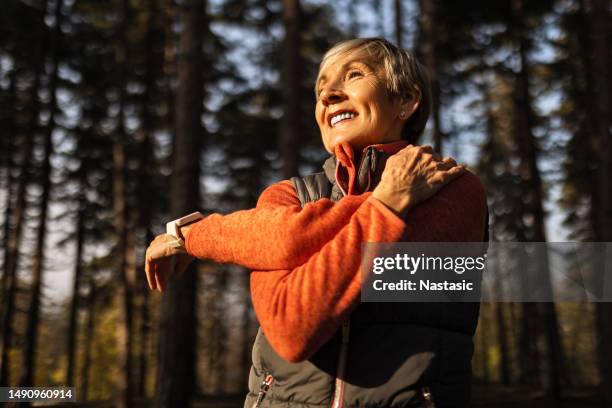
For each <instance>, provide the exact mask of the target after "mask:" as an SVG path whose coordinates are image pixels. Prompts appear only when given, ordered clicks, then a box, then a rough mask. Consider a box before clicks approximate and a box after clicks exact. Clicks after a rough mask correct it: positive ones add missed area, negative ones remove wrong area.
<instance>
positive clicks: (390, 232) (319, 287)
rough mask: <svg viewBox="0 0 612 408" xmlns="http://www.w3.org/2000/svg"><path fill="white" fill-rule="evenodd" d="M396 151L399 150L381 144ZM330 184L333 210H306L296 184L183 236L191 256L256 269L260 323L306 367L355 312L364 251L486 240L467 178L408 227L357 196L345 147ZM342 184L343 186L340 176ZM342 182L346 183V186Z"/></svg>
mask: <svg viewBox="0 0 612 408" xmlns="http://www.w3.org/2000/svg"><path fill="white" fill-rule="evenodd" d="M389 145H392V146H391V150H393V151H397V150H399V149H400V148H401V147H403V145H405V144H401V143H400V144H397V143H396V144H388V145H380V146H382V147H381V150H383V148H384V150H386V151H389V148H390V146H389ZM335 153H336V157H337V158H338V168H337V170H336V175H339V174H342V173H345V174H346V175H347V176H348V177H346V178H343V179H344V180H343V181H344V182H345V183H348V185H345V186H344V187H345V188H343V190H344V191H347V192H348V193H349V195H346V196H344V197H343V198H342V199H341V200H340V201H338V202H332V201H331V200H329V199H326V198H324V199H320V200H318V201H315V202H312V203H308V204H306V205H305V206H304V207H303V208H302V207H301V205H300V201H299V199H298V197H297V193H296V192H295V190H294V188H293V185H292V184H291V182H290V181H289V180H283V181H281V182H279V183H276V184H273V185H271V186H270V187H268V188H266V189H265V190H264V191H263V193H262V194H261V195H260V197H259V200H258V202H257V206H256V207H255V208H254V209H250V210H243V211H237V212H234V213H232V214H228V215H220V214H212V215H209V216H207V217H206V218H204V219H203V220H201V221H199V222H198V223H196V224H194V225H193V227H192V228H191V229H190V231H189V233H188V234H187V237H186V247H187V251H188V253H190V254H191V255H193V256H196V257H198V258H206V259H211V260H214V261H216V262H222V263H228V262H229V263H236V264H239V265H243V266H245V267H247V268H250V269H254V271H253V272H252V273H251V282H250V283H251V295H252V298H253V306H254V309H255V313H256V314H257V317H258V320H259V323H260V325H261V327H262V328H263V331H264V333H265V334H266V337H267V338H268V340H269V342H270V344H271V345H272V347H274V349H275V351H276V352H277V353H278V354H279V355H280V356H281V357H283V358H284V359H286V360H287V361H292V362H297V361H302V360H305V359H307V358H309V357H310V356H311V355H312V354H314V352H316V351H317V350H318V349H319V348H320V347H321V346H322V345H323V344H325V342H327V341H328V340H329V339H330V338H331V337H332V336H333V334H334V333H335V332H336V331H337V330H338V328H339V327H340V326H341V325H342V322H344V321H346V320H347V319H348V317H349V316H350V314H351V312H352V311H353V310H354V309H355V308H356V307H357V306H358V305H359V302H360V291H361V273H360V268H359V267H360V262H361V254H360V250H361V243H362V242H397V241H410V242H419V241H420V242H453V241H455V242H461V241H465V242H467V241H480V240H482V238H483V231H484V222H485V214H486V197H485V191H484V188H483V186H482V184H481V183H480V181H479V179H478V177H476V176H475V175H474V174H472V173H470V172H468V171H466V172H465V174H464V175H462V176H460V177H459V178H457V179H456V180H454V181H452V182H451V183H449V184H448V185H447V186H445V187H444V188H443V189H441V190H440V191H439V192H438V193H437V194H436V195H435V196H434V197H432V198H431V199H429V200H427V201H425V202H423V203H422V204H420V205H418V206H416V207H415V208H413V209H411V210H410V211H409V212H408V214H407V215H406V217H405V219H401V218H399V217H398V216H397V215H396V213H395V212H393V211H392V210H390V209H389V208H387V207H386V206H385V205H384V204H383V203H381V202H380V201H378V200H377V199H375V198H374V197H372V193H371V192H365V193H362V194H359V195H353V193H354V192H356V191H357V190H358V189H356V188H354V186H353V185H352V183H354V181H355V177H354V173H355V168H358V166H357V165H356V163H353V162H352V161H353V160H354V155H353V154H352V150H351V149H350V147H349V146H348V145H346V144H345V145H340V146H339V147H338V148H337V149H336V152H335ZM339 179H340V177H339ZM347 179H348V182H347V181H346V180H347Z"/></svg>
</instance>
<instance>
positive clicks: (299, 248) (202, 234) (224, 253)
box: [181, 181, 371, 270]
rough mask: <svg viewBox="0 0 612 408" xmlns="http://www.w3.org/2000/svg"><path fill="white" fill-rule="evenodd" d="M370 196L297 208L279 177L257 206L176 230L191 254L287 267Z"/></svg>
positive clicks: (333, 231)
mask: <svg viewBox="0 0 612 408" xmlns="http://www.w3.org/2000/svg"><path fill="white" fill-rule="evenodd" d="M370 195H371V193H366V194H362V195H352V196H346V197H344V198H343V199H342V200H340V201H338V202H333V201H331V200H329V199H321V200H318V201H315V202H312V203H309V204H307V205H306V206H304V207H303V208H302V206H301V204H300V201H299V199H298V197H297V194H296V193H295V190H294V189H293V186H292V185H291V183H290V182H289V181H283V182H281V183H277V184H275V185H272V186H270V187H268V188H267V189H266V190H265V191H264V192H263V193H262V194H261V196H260V198H259V201H258V203H257V207H256V208H253V209H250V210H242V211H236V212H234V213H231V214H228V215H221V214H212V215H209V216H208V217H206V218H204V219H203V220H201V221H199V222H197V223H195V224H192V225H190V226H189V228H188V229H186V230H185V231H181V232H182V233H184V235H185V237H186V239H185V243H186V247H187V252H188V253H189V254H190V255H192V256H195V257H198V258H205V259H211V260H213V261H215V262H220V263H235V264H238V265H242V266H245V267H247V268H250V269H257V270H278V269H292V268H295V267H296V266H299V265H302V264H304V263H305V262H306V261H307V260H308V259H309V258H310V257H311V256H312V255H313V254H314V253H315V252H317V251H318V250H320V249H321V247H322V246H323V245H324V244H325V243H327V242H329V241H330V240H332V239H333V238H334V237H335V236H336V235H337V234H338V232H339V231H340V230H341V229H342V228H343V227H344V226H345V225H347V224H348V222H349V220H350V219H351V217H352V215H353V214H354V213H355V212H356V211H357V210H358V209H359V208H360V206H361V205H362V204H363V203H364V202H365V200H366V199H367V198H368V197H369V196H370Z"/></svg>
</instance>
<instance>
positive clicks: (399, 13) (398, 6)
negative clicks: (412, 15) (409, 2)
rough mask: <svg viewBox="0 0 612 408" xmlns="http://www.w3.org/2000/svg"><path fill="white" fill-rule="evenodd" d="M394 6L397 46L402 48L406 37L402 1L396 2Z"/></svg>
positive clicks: (397, 0)
mask: <svg viewBox="0 0 612 408" xmlns="http://www.w3.org/2000/svg"><path fill="white" fill-rule="evenodd" d="M393 5H394V8H395V45H397V46H398V47H400V48H402V47H403V41H402V37H403V36H404V31H403V30H402V20H403V16H404V13H403V10H402V0H395V1H394V2H393Z"/></svg>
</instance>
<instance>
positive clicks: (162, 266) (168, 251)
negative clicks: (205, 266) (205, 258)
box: [145, 234, 195, 292]
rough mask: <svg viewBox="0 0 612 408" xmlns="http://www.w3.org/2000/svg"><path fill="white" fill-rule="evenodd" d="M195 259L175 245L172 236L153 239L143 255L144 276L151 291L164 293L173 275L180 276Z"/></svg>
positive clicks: (174, 239)
mask: <svg viewBox="0 0 612 408" xmlns="http://www.w3.org/2000/svg"><path fill="white" fill-rule="evenodd" d="M194 259H195V258H194V257H193V256H191V255H189V254H188V253H187V252H186V251H185V248H183V247H180V246H177V245H176V238H174V237H173V236H172V235H168V234H161V235H158V236H157V237H155V239H154V240H153V241H152V242H151V244H150V245H149V247H148V248H147V251H146V254H145V274H146V275H147V281H148V282H149V287H150V288H151V290H155V289H157V290H159V291H160V292H164V291H165V290H166V288H167V286H168V281H169V279H170V278H171V277H172V275H173V274H176V275H177V276H179V277H180V276H181V275H182V274H183V272H185V270H186V269H187V267H188V266H189V265H190V264H191V262H193V260H194Z"/></svg>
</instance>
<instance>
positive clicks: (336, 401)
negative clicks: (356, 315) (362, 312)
mask: <svg viewBox="0 0 612 408" xmlns="http://www.w3.org/2000/svg"><path fill="white" fill-rule="evenodd" d="M349 324H350V320H349V321H347V322H346V323H343V324H342V343H341V345H340V356H339V357H338V368H337V370H336V378H335V381H334V385H335V387H334V395H333V398H332V404H331V408H341V407H342V400H343V399H344V380H342V378H344V374H345V371H346V360H347V356H348V341H349Z"/></svg>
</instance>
